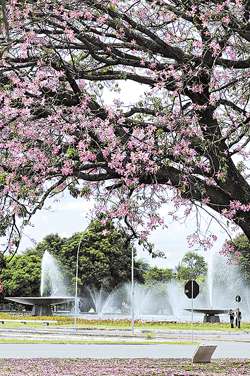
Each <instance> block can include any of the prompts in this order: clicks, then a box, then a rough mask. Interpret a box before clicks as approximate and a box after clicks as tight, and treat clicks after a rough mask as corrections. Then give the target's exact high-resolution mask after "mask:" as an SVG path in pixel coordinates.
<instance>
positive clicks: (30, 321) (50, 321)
mask: <svg viewBox="0 0 250 376" xmlns="http://www.w3.org/2000/svg"><path fill="white" fill-rule="evenodd" d="M0 322H1V323H2V324H5V323H7V322H20V323H21V324H27V323H42V324H44V325H47V326H49V324H52V323H53V324H56V323H57V321H56V320H5V319H0Z"/></svg>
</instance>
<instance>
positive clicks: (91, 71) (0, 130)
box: [0, 0, 250, 247]
mask: <svg viewBox="0 0 250 376" xmlns="http://www.w3.org/2000/svg"><path fill="white" fill-rule="evenodd" d="M2 4H4V5H2V18H1V21H0V22H1V24H0V31H1V46H2V48H1V60H0V106H1V115H0V139H1V143H0V205H1V207H0V216H1V220H0V223H1V235H3V236H9V238H8V239H9V240H8V241H7V246H8V247H11V246H15V245H16V244H17V243H18V238H19V235H20V234H19V231H20V230H19V229H18V226H17V223H18V224H19V223H20V218H23V224H24V225H25V224H26V223H27V222H28V220H29V219H30V217H31V216H32V215H33V214H34V213H35V212H36V210H38V209H40V208H42V207H43V205H44V202H45V200H46V199H47V198H48V197H50V196H54V195H55V194H57V193H58V192H61V191H63V190H65V189H66V188H68V189H69V190H70V191H71V193H72V195H74V196H79V195H85V196H89V195H97V196H98V197H99V199H101V200H102V203H101V209H102V210H103V209H104V207H105V205H104V199H105V202H107V205H108V202H109V203H110V202H111V204H110V205H109V206H108V210H109V211H110V216H111V217H115V216H118V217H123V218H124V217H125V219H126V222H127V223H129V224H130V225H132V226H134V227H136V226H137V225H140V226H141V225H142V221H143V220H144V227H143V230H141V231H140V235H141V237H142V238H143V237H145V235H146V234H147V233H148V231H149V230H150V229H152V228H154V227H155V226H156V225H157V224H158V223H159V222H161V219H160V218H159V216H158V214H157V209H158V208H159V207H160V206H161V204H162V203H164V202H168V201H169V200H171V202H172V203H174V204H175V205H176V207H179V206H180V205H181V204H183V205H186V206H188V208H187V210H186V214H188V212H190V210H189V209H190V206H191V205H193V204H195V205H198V206H202V207H204V208H206V207H209V208H211V209H213V210H214V211H216V212H217V213H219V214H221V215H222V216H224V217H226V218H228V219H230V220H232V221H233V222H234V223H235V224H237V225H238V226H239V227H240V228H241V229H242V231H243V232H244V234H245V235H246V236H247V237H248V239H250V205H249V202H250V186H249V179H248V176H249V173H248V169H249V167H248V166H247V165H245V164H244V159H246V158H247V157H248V156H249V140H250V138H249V137H250V135H249V120H250V114H249V68H250V58H249V42H250V22H249V11H250V5H249V1H246V0H225V1H223V0H221V1H214V0H208V1H203V0H195V1H194V0H187V1H176V0H169V1H164V0H138V1H135V0H126V1H124V0H81V1H80V0H70V1H69V0H62V1H60V2H57V1H53V0H40V1H31V0H27V1H21V0H9V1H8V2H3V3H2ZM120 82H122V83H124V85H126V84H127V83H128V82H133V83H136V84H138V87H140V86H141V85H142V87H143V89H144V91H145V95H144V96H143V98H141V100H140V101H136V100H135V101H134V103H132V104H131V105H129V106H127V103H122V102H121V101H114V102H113V105H112V106H108V105H107V104H105V95H107V90H104V91H103V90H102V89H103V87H105V88H106V87H108V88H109V90H116V89H117V88H118V86H119V83H120ZM131 100H132V98H131ZM236 160H240V163H239V164H237V163H236V162H235V161H236ZM168 192H169V193H168ZM110 199H112V200H110ZM142 213H143V215H142ZM18 217H19V219H17V218H18ZM141 227H142V226H141ZM8 231H9V232H8ZM11 239H12V240H11ZM194 240H198V241H199V239H197V237H196V238H194ZM203 244H204V242H203Z"/></svg>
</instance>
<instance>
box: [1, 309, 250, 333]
mask: <svg viewBox="0 0 250 376" xmlns="http://www.w3.org/2000/svg"><path fill="white" fill-rule="evenodd" d="M1 319H2V320H4V319H7V320H10V319H12V320H13V323H12V322H8V323H5V324H1V323H0V329H1V327H2V328H18V327H38V326H39V327H44V324H42V323H39V322H37V323H27V324H22V323H17V322H15V320H54V321H55V324H50V327H51V326H52V327H58V326H59V327H66V328H67V327H68V328H69V327H72V326H73V325H74V319H73V318H72V317H67V316H52V317H51V316H49V317H38V316H37V317H34V316H23V315H10V314H7V313H0V320H1ZM56 321H57V322H56ZM77 327H78V328H85V329H86V328H88V329H130V328H131V323H130V321H129V320H86V319H82V318H78V319H77ZM135 328H137V329H145V330H147V329H148V330H153V329H166V330H172V329H173V330H174V329H175V330H191V329H192V324H191V323H174V322H143V321H136V322H135ZM193 329H194V330H221V331H232V332H235V331H236V330H239V329H231V328H230V325H229V323H215V324H209V323H205V324H204V323H201V322H199V323H198V322H197V323H194V324H193ZM241 330H247V331H248V330H249V331H250V323H242V327H241Z"/></svg>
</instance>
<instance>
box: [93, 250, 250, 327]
mask: <svg viewBox="0 0 250 376" xmlns="http://www.w3.org/2000/svg"><path fill="white" fill-rule="evenodd" d="M183 285H184V283H180V282H178V281H176V280H173V281H171V282H169V283H164V284H159V285H154V286H153V287H147V286H144V285H139V284H135V288H134V290H135V300H134V301H135V317H136V318H137V319H143V320H144V319H145V320H147V319H152V320H161V319H162V320H168V321H169V320H170V321H190V319H191V315H190V313H188V312H187V310H191V300H190V299H188V298H187V297H186V296H185V294H184V286H183ZM130 291H131V286H130V285H129V284H125V285H123V286H120V287H119V288H117V289H116V290H115V291H112V292H111V293H110V294H107V292H105V294H104V293H103V291H101V290H100V291H97V290H95V289H92V291H91V294H90V295H91V298H90V299H91V301H92V302H94V303H93V304H92V306H93V307H95V312H96V314H97V315H98V316H99V317H105V318H109V317H110V318H111V317H112V318H118V317H125V316H126V317H127V318H128V317H129V315H130V306H131V302H130V296H131V295H130ZM236 295H240V296H241V297H242V301H241V303H240V309H241V312H242V315H243V318H244V319H245V320H247V319H250V289H249V288H248V287H247V286H246V285H245V283H244V282H243V280H242V278H241V275H240V273H239V270H238V267H237V265H232V264H228V263H227V260H226V259H225V258H224V257H223V256H220V255H218V254H213V255H211V256H210V260H209V262H208V276H207V280H206V281H204V282H203V283H201V284H200V294H199V295H198V297H197V298H196V299H195V300H194V312H195V315H194V318H195V320H197V321H199V320H200V319H199V315H200V314H201V313H202V314H203V316H204V321H206V322H216V321H219V320H220V317H219V315H222V317H221V319H222V320H224V318H223V315H227V314H228V311H229V309H236V308H237V307H238V305H237V304H236V302H235V297H236ZM225 318H226V320H228V316H226V317H225Z"/></svg>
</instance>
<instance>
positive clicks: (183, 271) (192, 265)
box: [176, 252, 207, 281]
mask: <svg viewBox="0 0 250 376" xmlns="http://www.w3.org/2000/svg"><path fill="white" fill-rule="evenodd" d="M206 275H207V263H206V261H205V259H204V257H203V256H201V255H198V254H197V253H195V252H188V253H186V254H185V256H184V257H183V259H182V260H181V263H180V264H179V265H178V266H177V268H176V277H177V279H179V280H182V281H188V280H189V279H204V278H205V277H206Z"/></svg>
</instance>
